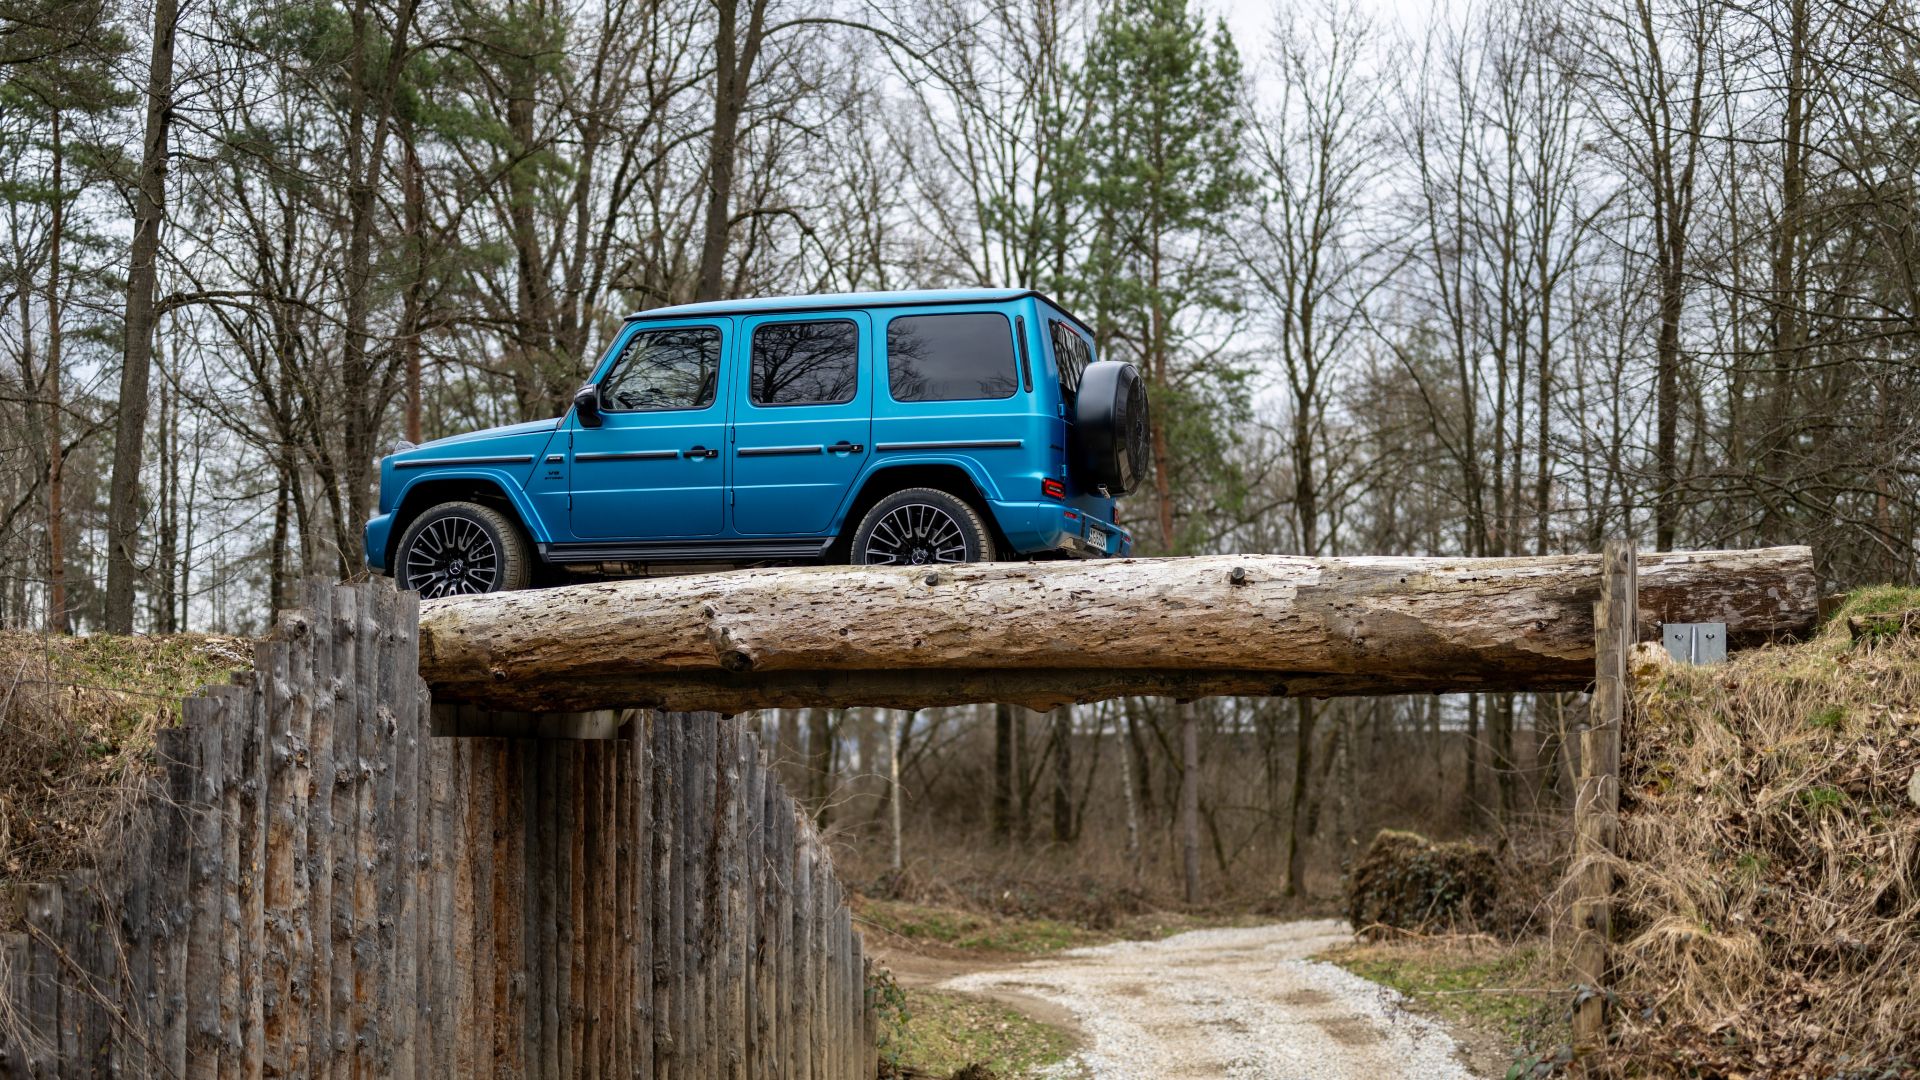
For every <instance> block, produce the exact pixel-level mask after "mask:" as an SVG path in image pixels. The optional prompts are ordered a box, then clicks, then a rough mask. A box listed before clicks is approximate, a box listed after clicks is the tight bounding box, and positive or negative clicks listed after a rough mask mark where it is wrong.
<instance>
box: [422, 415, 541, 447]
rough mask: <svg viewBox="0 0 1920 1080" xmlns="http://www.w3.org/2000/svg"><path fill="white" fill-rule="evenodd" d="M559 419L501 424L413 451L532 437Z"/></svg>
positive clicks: (429, 443) (441, 440)
mask: <svg viewBox="0 0 1920 1080" xmlns="http://www.w3.org/2000/svg"><path fill="white" fill-rule="evenodd" d="M560 419H561V418H560V417H557V416H556V417H554V418H553V419H551V420H528V421H526V422H525V423H520V424H502V425H500V426H499V427H490V428H481V429H480V430H479V431H469V432H466V433H465V434H462V435H449V436H447V437H446V438H444V439H435V440H433V441H432V442H424V443H421V444H420V445H419V446H416V447H414V448H413V449H414V450H432V449H435V448H437V447H442V446H453V445H455V444H458V443H473V442H486V441H488V440H490V439H504V438H509V437H511V436H514V435H534V434H539V433H542V432H552V431H553V430H554V429H555V428H557V427H559V426H560ZM411 452H412V451H402V453H411Z"/></svg>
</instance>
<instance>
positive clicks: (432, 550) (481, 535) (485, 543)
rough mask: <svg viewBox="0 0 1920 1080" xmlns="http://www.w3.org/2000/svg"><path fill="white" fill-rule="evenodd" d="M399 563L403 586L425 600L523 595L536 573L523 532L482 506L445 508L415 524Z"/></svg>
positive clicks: (404, 541) (403, 541) (449, 505)
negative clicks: (508, 593)
mask: <svg viewBox="0 0 1920 1080" xmlns="http://www.w3.org/2000/svg"><path fill="white" fill-rule="evenodd" d="M394 562H395V564H396V565H395V567H394V570H395V575H394V576H395V578H396V579H397V581H398V583H399V586H400V587H401V588H403V589H412V590H415V591H417V592H418V593H419V594H420V597H421V599H423V600H432V599H436V598H438V597H442V596H472V595H476V594H479V593H490V592H501V591H503V590H507V589H523V588H525V587H526V585H527V581H528V578H529V577H530V572H531V569H532V567H531V561H530V560H529V558H528V555H527V545H526V541H525V540H524V539H522V538H521V536H520V530H519V529H518V528H517V527H516V526H515V525H514V524H513V522H512V521H510V520H508V519H507V518H506V516H505V515H503V514H501V513H500V512H499V511H497V510H494V509H492V508H490V507H485V506H481V505H479V504H478V503H443V504H441V505H440V506H436V507H434V508H432V509H431V510H428V511H427V512H426V513H424V514H421V515H420V516H419V517H418V518H415V519H414V521H413V524H411V525H409V526H407V531H406V535H405V536H403V537H402V538H401V541H400V551H399V555H398V557H397V558H396V559H395V560H394Z"/></svg>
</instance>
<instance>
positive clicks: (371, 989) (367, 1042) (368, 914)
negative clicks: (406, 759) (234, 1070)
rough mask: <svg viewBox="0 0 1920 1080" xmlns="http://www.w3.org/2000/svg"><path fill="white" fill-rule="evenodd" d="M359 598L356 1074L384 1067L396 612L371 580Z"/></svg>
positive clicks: (356, 667) (369, 1073)
mask: <svg viewBox="0 0 1920 1080" xmlns="http://www.w3.org/2000/svg"><path fill="white" fill-rule="evenodd" d="M348 588H351V589H353V591H354V592H355V593H356V594H357V595H358V597H359V618H358V619H357V620H356V625H357V630H356V633H355V641H356V646H355V653H354V687H353V696H354V713H355V716H356V719H357V720H358V722H359V728H360V730H359V734H358V735H357V737H356V738H357V739H358V745H357V747H356V751H355V755H354V808H355V813H356V815H357V822H356V824H355V826H354V836H355V839H356V841H357V842H358V855H357V857H356V858H355V859H354V868H353V869H354V874H353V1028H352V1031H353V1034H352V1044H351V1051H352V1055H353V1069H354V1075H355V1076H361V1077H365V1076H377V1075H379V1074H380V1072H381V1068H380V1057H379V1050H380V1045H381V1042H382V1039H381V1032H382V1030H383V1029H384V1027H385V1018H384V1017H383V1016H381V1015H380V1011H379V1006H380V1001H379V988H380V966H381V965H380V952H381V950H380V863H381V859H380V851H379V848H380V827H381V822H380V809H379V803H378V798H379V796H378V791H379V786H378V783H377V781H376V779H375V777H376V773H383V772H384V769H383V768H382V766H383V765H384V757H385V754H384V750H385V747H384V745H383V735H384V731H383V729H384V727H385V725H384V723H383V722H382V716H381V711H380V695H379V686H380V666H381V655H380V654H381V652H382V649H381V647H380V645H381V638H382V637H383V636H384V630H383V626H382V622H383V617H384V616H385V615H386V614H388V613H390V612H391V610H392V608H391V605H390V604H387V603H383V602H384V601H388V600H390V599H391V597H392V595H393V594H392V593H391V592H390V591H385V590H381V589H378V588H376V587H374V586H371V585H353V586H348Z"/></svg>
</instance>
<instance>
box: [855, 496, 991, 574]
mask: <svg viewBox="0 0 1920 1080" xmlns="http://www.w3.org/2000/svg"><path fill="white" fill-rule="evenodd" d="M852 555H853V562H854V563H856V564H866V565H869V566H919V565H924V564H927V563H966V562H988V561H991V560H992V559H993V535H992V533H990V532H988V531H987V523H986V522H985V521H983V520H981V518H980V514H979V512H978V511H976V510H974V508H973V507H972V506H970V505H968V504H967V502H966V500H964V499H960V498H958V497H956V496H953V495H949V494H948V493H946V492H944V491H940V490H938V489H935V488H908V489H907V490H905V491H896V492H894V493H893V494H892V495H889V496H887V497H886V498H884V499H881V500H880V501H879V502H878V503H876V504H875V505H874V507H873V509H871V510H869V511H867V516H866V517H864V518H862V519H861V521H860V529H859V531H858V532H855V533H854V534H853V552H852Z"/></svg>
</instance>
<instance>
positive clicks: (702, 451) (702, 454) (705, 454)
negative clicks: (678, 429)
mask: <svg viewBox="0 0 1920 1080" xmlns="http://www.w3.org/2000/svg"><path fill="white" fill-rule="evenodd" d="M687 456H688V457H690V458H717V457H719V456H720V451H718V450H709V449H707V448H706V447H704V446H696V447H694V448H693V449H691V450H689V451H687Z"/></svg>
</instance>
